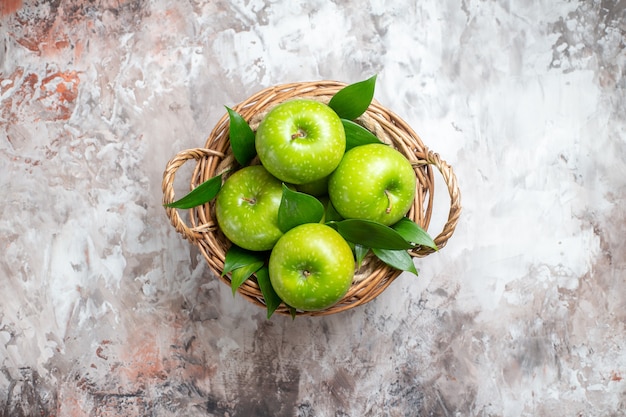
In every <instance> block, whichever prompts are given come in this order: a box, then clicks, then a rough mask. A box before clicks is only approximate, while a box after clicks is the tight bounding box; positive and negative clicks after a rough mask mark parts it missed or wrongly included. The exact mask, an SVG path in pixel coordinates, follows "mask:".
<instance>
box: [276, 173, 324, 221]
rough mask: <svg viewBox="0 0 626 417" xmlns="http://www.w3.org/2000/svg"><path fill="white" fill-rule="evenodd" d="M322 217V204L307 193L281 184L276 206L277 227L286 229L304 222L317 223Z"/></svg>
mask: <svg viewBox="0 0 626 417" xmlns="http://www.w3.org/2000/svg"><path fill="white" fill-rule="evenodd" d="M322 217H324V205H323V204H322V203H321V202H320V201H319V200H318V199H317V198H315V197H313V196H312V195H309V194H305V193H301V192H298V191H292V190H290V189H289V188H288V187H287V186H286V185H285V184H283V198H282V200H281V201H280V206H279V207H278V228H279V229H280V230H281V231H282V232H283V233H286V232H287V231H288V230H290V229H292V228H294V227H296V226H299V225H301V224H304V223H319V222H320V220H322Z"/></svg>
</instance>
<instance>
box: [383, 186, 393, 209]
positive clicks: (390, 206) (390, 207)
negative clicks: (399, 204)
mask: <svg viewBox="0 0 626 417" xmlns="http://www.w3.org/2000/svg"><path fill="white" fill-rule="evenodd" d="M385 195H386V196H387V201H388V202H389V205H388V206H387V209H386V210H385V213H387V214H389V213H391V209H392V207H393V204H392V203H391V196H390V195H389V191H387V190H385Z"/></svg>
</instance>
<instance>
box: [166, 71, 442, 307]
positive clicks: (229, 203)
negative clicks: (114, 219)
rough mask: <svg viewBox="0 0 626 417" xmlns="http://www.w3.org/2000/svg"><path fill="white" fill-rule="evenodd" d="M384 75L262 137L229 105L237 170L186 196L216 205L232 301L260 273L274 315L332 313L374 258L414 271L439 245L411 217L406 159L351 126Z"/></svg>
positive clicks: (280, 107)
mask: <svg viewBox="0 0 626 417" xmlns="http://www.w3.org/2000/svg"><path fill="white" fill-rule="evenodd" d="M375 81H376V77H375V76H374V77H371V78H369V79H367V80H365V81H361V82H358V83H355V84H351V85H347V86H345V87H344V88H342V89H341V90H339V91H338V92H337V93H336V94H334V95H333V96H332V97H331V98H330V99H329V100H328V101H327V102H326V103H325V102H322V101H319V100H314V99H309V98H294V99H291V100H287V101H284V102H281V103H279V104H277V105H276V106H274V107H272V108H271V109H269V111H268V112H267V113H266V114H264V115H263V116H262V118H261V120H260V122H259V124H258V127H257V128H256V130H255V131H253V130H252V128H251V127H250V125H249V123H248V122H247V121H246V120H244V118H243V117H242V116H241V115H240V114H238V113H237V112H236V111H234V110H232V109H230V108H227V111H228V117H229V136H230V145H231V147H232V153H233V156H234V158H235V160H236V163H233V165H232V166H231V167H230V168H229V169H228V170H226V171H224V172H222V173H220V174H219V175H216V176H214V177H213V178H211V179H209V180H207V181H205V182H204V183H202V184H201V185H199V186H198V187H196V188H195V189H193V190H192V191H191V192H190V193H189V194H187V195H186V196H185V197H183V198H181V199H179V200H177V201H174V202H172V203H168V204H166V206H167V207H171V208H190V207H193V206H197V205H200V204H205V203H207V202H211V204H213V205H214V210H215V217H216V220H217V224H218V226H219V229H220V230H221V232H222V233H223V234H224V235H225V236H226V238H228V240H229V241H230V242H232V245H231V246H230V248H229V249H228V251H227V252H226V257H225V261H224V270H223V271H222V273H223V274H230V282H231V286H232V289H233V293H235V292H236V290H237V288H238V287H239V286H240V285H241V284H242V283H243V282H245V281H246V280H247V279H250V278H251V277H252V276H254V279H256V280H257V281H258V285H259V287H260V289H261V291H262V293H263V297H264V299H265V303H266V305H267V309H268V317H269V316H271V314H272V312H273V311H274V310H275V309H276V308H277V306H278V305H280V304H281V303H284V304H285V305H286V306H287V307H288V308H289V309H292V311H293V312H294V314H295V311H319V310H324V309H327V308H328V307H330V306H332V305H334V304H336V303H337V302H338V301H339V300H340V299H341V298H342V297H343V296H344V295H345V294H346V292H347V291H348V289H349V288H350V286H351V284H352V282H353V277H354V275H355V271H358V269H359V267H360V265H361V263H362V262H363V260H364V258H365V257H366V256H374V257H376V258H377V259H379V260H380V261H382V262H384V263H385V264H386V265H388V266H390V267H392V268H395V269H397V270H400V271H409V272H412V273H414V274H417V270H416V269H415V265H414V263H413V259H412V257H411V256H410V255H409V254H408V252H407V250H408V249H411V248H415V247H419V246H421V247H424V246H426V247H430V248H433V249H435V250H436V249H437V246H436V244H435V242H434V241H433V239H432V238H431V237H430V236H429V234H428V233H427V232H426V231H425V230H423V229H422V227H420V226H419V225H418V224H417V223H416V222H414V221H413V220H411V219H410V218H409V217H406V214H407V212H408V211H409V210H410V209H411V206H412V204H413V202H414V199H415V193H416V175H415V170H414V167H413V165H412V163H411V162H410V161H409V160H408V159H407V157H406V156H405V155H404V154H403V153H401V152H400V151H398V150H397V149H395V148H394V147H393V146H391V145H390V144H387V143H383V141H381V140H380V139H379V138H378V137H377V136H376V135H375V134H374V133H372V132H370V131H369V130H367V129H366V128H364V127H363V126H362V125H360V124H359V123H357V122H355V120H356V119H357V118H358V117H359V116H361V115H362V114H363V113H364V112H365V111H366V109H367V108H368V106H369V105H370V103H371V101H372V99H373V94H374V85H375Z"/></svg>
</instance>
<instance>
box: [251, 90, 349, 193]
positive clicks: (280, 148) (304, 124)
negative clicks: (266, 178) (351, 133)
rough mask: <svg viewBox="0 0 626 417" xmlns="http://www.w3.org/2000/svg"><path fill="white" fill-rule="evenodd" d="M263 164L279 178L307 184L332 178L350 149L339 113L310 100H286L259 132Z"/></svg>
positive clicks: (260, 157)
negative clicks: (330, 176)
mask: <svg viewBox="0 0 626 417" xmlns="http://www.w3.org/2000/svg"><path fill="white" fill-rule="evenodd" d="M255 146H256V151H257V154H258V155H259V159H260V160H261V164H263V166H265V167H266V168H267V170H268V171H269V172H270V173H271V174H272V175H274V176H275V177H276V178H278V179H280V180H281V181H284V182H286V183H291V184H304V183H311V182H314V181H317V180H320V179H321V178H323V177H326V176H328V175H329V174H330V173H331V172H333V170H334V169H335V168H336V167H337V165H338V164H339V162H340V161H341V158H342V156H343V154H344V152H345V150H346V134H345V130H344V128H343V124H342V123H341V119H340V118H339V116H337V113H335V111H334V110H333V109H331V108H330V107H328V106H327V105H326V104H324V103H321V102H319V101H315V100H310V99H294V100H289V101H285V102H283V103H280V104H278V105H277V106H276V107H274V108H272V109H271V110H270V111H269V112H268V113H267V114H266V115H265V117H264V118H263V120H262V121H261V123H260V124H259V127H258V128H257V131H256V138H255Z"/></svg>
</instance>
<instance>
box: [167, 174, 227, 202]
mask: <svg viewBox="0 0 626 417" xmlns="http://www.w3.org/2000/svg"><path fill="white" fill-rule="evenodd" d="M220 188H222V174H220V175H217V176H215V177H213V178H210V179H208V180H206V181H205V182H203V183H202V184H200V185H198V186H197V187H196V188H194V189H193V190H191V191H190V192H189V194H187V195H186V196H184V197H183V198H181V199H180V200H176V201H174V202H172V203H168V204H165V207H171V208H177V209H190V208H194V207H196V206H200V205H202V204H204V203H207V202H209V201H211V200H213V199H214V198H215V196H216V195H217V193H218V192H219V190H220Z"/></svg>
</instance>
